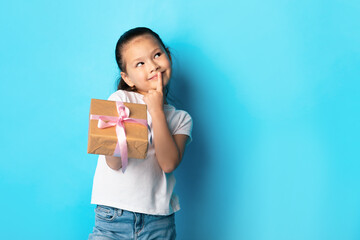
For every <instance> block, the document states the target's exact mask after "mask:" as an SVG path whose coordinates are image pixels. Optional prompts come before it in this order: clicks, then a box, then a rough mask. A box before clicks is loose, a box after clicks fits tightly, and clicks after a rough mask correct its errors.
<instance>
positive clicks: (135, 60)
mask: <svg viewBox="0 0 360 240" xmlns="http://www.w3.org/2000/svg"><path fill="white" fill-rule="evenodd" d="M159 50H161V48H159V47H157V48H155V49H154V50H152V51H151V54H153V53H154V52H157V51H159ZM142 58H143V57H138V58H135V59H134V60H132V61H131V62H138V61H140V60H142Z"/></svg>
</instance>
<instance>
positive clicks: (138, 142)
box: [87, 99, 148, 159]
mask: <svg viewBox="0 0 360 240" xmlns="http://www.w3.org/2000/svg"><path fill="white" fill-rule="evenodd" d="M124 105H125V106H126V107H128V108H129V109H130V116H129V117H130V118H137V119H145V120H147V113H146V111H147V108H146V105H145V104H136V103H126V102H124ZM91 114H94V115H104V116H115V117H118V116H119V114H118V112H117V110H116V102H115V101H108V100H100V99H91V104H90V115H91ZM98 121H99V120H90V122H89V138H88V151H87V152H88V153H91V154H99V155H110V156H112V155H113V154H114V150H115V147H116V144H117V136H116V130H115V126H113V127H108V128H103V129H101V128H98ZM124 125H125V133H126V142H127V147H128V158H137V159H145V157H146V153H147V148H148V129H147V127H145V126H144V125H141V124H137V123H127V122H125V123H124Z"/></svg>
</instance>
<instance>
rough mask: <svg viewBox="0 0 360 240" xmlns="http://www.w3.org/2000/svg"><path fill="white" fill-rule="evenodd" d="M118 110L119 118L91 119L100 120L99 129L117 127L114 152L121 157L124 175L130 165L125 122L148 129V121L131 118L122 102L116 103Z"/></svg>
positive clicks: (103, 117)
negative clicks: (137, 124)
mask: <svg viewBox="0 0 360 240" xmlns="http://www.w3.org/2000/svg"><path fill="white" fill-rule="evenodd" d="M116 110H117V112H118V113H119V116H118V117H112V116H104V115H94V114H91V115H90V119H91V120H99V122H98V128H108V127H113V126H116V135H117V139H118V141H117V144H116V148H115V151H114V156H116V157H121V163H122V172H123V173H124V172H125V170H126V167H127V165H128V151H127V143H126V133H125V126H124V122H132V123H139V124H142V125H144V126H145V127H146V126H147V121H146V120H144V119H136V118H129V115H130V110H129V108H127V107H126V106H125V105H124V104H123V103H122V102H118V101H117V102H116Z"/></svg>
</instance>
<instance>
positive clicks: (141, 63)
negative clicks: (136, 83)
mask: <svg viewBox="0 0 360 240" xmlns="http://www.w3.org/2000/svg"><path fill="white" fill-rule="evenodd" d="M143 64H144V63H143V62H139V63H137V64H136V67H140V66H142V65H143Z"/></svg>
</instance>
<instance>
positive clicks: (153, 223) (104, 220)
mask: <svg viewBox="0 0 360 240" xmlns="http://www.w3.org/2000/svg"><path fill="white" fill-rule="evenodd" d="M175 237H176V231H175V214H171V215H169V216H159V215H148V214H142V213H135V212H129V211H126V210H122V209H117V208H112V207H107V206H100V205H98V206H97V207H96V208H95V227H94V230H93V232H92V233H91V234H90V235H89V240H116V239H121V240H123V239H134V240H135V239H136V240H150V239H156V240H173V239H175Z"/></svg>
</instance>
